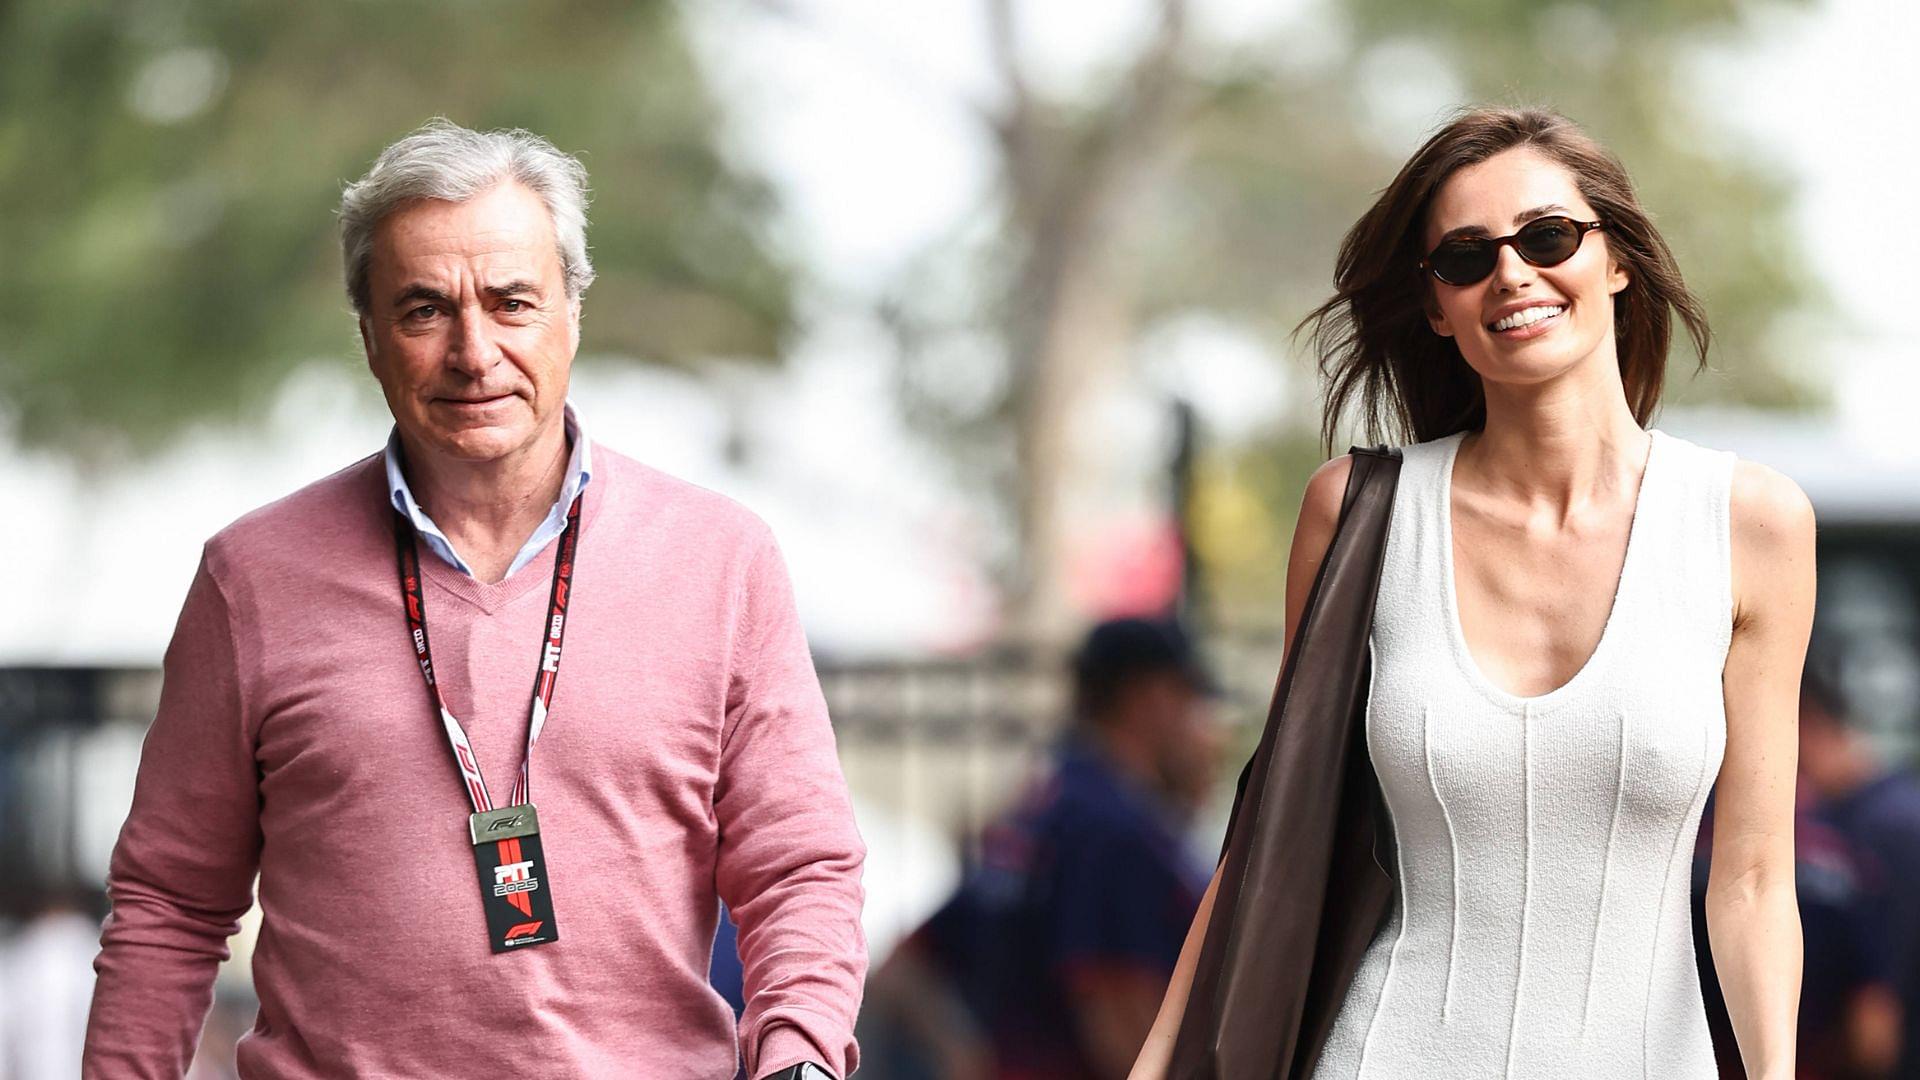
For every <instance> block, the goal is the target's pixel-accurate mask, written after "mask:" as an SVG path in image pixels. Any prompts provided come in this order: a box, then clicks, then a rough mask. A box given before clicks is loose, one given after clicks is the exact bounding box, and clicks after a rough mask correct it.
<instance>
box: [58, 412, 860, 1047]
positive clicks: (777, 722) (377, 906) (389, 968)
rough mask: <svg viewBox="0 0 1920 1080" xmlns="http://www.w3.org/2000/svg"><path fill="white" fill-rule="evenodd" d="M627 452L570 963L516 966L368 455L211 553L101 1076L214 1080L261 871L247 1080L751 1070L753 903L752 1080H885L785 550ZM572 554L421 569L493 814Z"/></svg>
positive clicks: (147, 760) (567, 862)
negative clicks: (739, 1002)
mask: <svg viewBox="0 0 1920 1080" xmlns="http://www.w3.org/2000/svg"><path fill="white" fill-rule="evenodd" d="M595 450H596V457H597V458H598V462H597V465H598V468H597V469H596V475H595V477H594V482H593V484H592V485H590V486H589V487H588V489H587V494H586V500H585V503H584V506H583V508H582V528H583V530H584V531H583V533H582V536H581V541H580V553H579V558H578V568H577V569H576V571H575V575H574V596H573V600H572V604H571V606H570V608H569V612H568V617H567V637H566V652H565V654H564V660H563V662H562V664H561V667H560V675H559V681H558V685H557V687H556V690H555V693H554V699H553V712H552V715H551V718H550V720H549V721H548V723H547V726H546V728H545V730H544V732H543V733H542V735H541V737H540V744H539V747H538V748H537V749H536V750H535V752H534V760H533V798H534V802H535V803H536V804H537V805H538V807H539V810H540V824H541V838H542V841H543V842H544V844H545V846H546V852H547V860H548V868H547V880H548V881H549V882H550V883H551V889H552V898H553V904H554V915H555V919H556V921H557V923H558V925H559V928H560V939H559V940H558V941H556V942H553V943H551V944H547V945H541V946H539V947H537V948H532V949H527V950H524V951H519V952H509V953H504V954H500V955H495V954H493V953H492V952H490V951H489V949H488V945H487V935H486V927H485V923H484V920H483V917H482V913H481V910H480V894H479V885H478V883H477V881H476V878H475V870H474V864H473V855H472V848H471V846H470V845H469V841H468V837H467V815H468V813H469V810H470V808H469V807H468V805H467V800H466V796H465V795H464V794H463V789H462V787H461V784H460V780H459V774H458V772H457V770H456V768H455V766H454V764H453V760H452V757H451V754H450V751H449V750H448V747H447V743H446V739H445V737H444V735H443V734H442V733H441V728H440V725H439V723H438V722H437V720H436V718H435V715H434V712H433V709H432V707H431V705H430V704H429V700H428V697H427V692H426V689H425V686H424V685H423V684H422V682H421V678H420V671H419V669H418V668H417V667H416V666H415V664H414V659H413V650H412V649H411V648H410V646H409V643H408V639H407V629H406V627H407V624H406V619H405V614H404V612H403V610H402V608H401V600H400V591H399V585H398V582H397V578H396V573H395V569H394V556H393V532H392V521H393V518H394V513H393V510H392V508H391V507H390V506H389V505H388V504H387V492H386V489H385V486H384V485H385V480H384V476H383V473H382V470H381V463H380V458H379V457H378V456H375V457H371V458H368V459H366V460H364V461H361V462H359V463H357V464H355V465H353V466H350V467H348V468H347V469H344V470H342V471H341V472H338V473H335V474H334V475H333V476H330V477H328V478H326V479H325V480H322V481H320V482H319V483H316V484H313V485H311V486H309V487H307V488H305V489H303V490H301V491H299V492H296V493H295V494H293V495H292V496H289V497H288V498H286V499H283V500H281V501H279V502H277V503H274V504H273V505H271V506H268V507H265V508H263V509H261V510H258V511H255V512H254V513H252V514H249V515H247V516H246V517H244V518H242V519H240V521H238V522H236V523H235V524H233V525H232V526H230V527H228V528H227V529H225V530H224V531H222V532H221V533H220V534H219V535H218V536H215V537H214V538H213V540H212V541H210V542H209V543H208V544H207V547H206V553H205V557H204V559H203V561H202V563H201V566H200V569H199V573H198V574H197V575H196V576H195V578H194V581H193V586H192V588H191V589H190V590H189V591H188V594H187V601H186V606H185V608H184V610H182V612H181V614H180V622H179V626H178V628H177V629H176V630H175V632H174V638H173V643H172V645H171V646H170V647H169V648H168V649H167V655H166V671H165V686H164V689H163V691H162V693H161V702H160V711H159V715H158V716H157V717H156V718H155V720H154V723H153V728H152V730H151V732H150V733H149V734H148V736H147V742H146V748H145V751H144V752H143V754H142V755H141V761H140V774H139V781H138V783H137V785H136V787H135V791H134V801H133V810H132V813H131V814H129V815H128V818H127V823H126V826H125V828H124V829H123V830H122V831H121V834H120V841H119V844H118V846H117V847H116V848H115V850H114V853H113V862H112V869H111V871H110V873H109V876H108V882H107V889H108V892H109V894H110V896H111V898H112V901H113V914H112V916H111V917H110V918H109V919H108V921H107V924H106V929H105V932H104V933H103V934H102V937H101V946H102V947H101V952H100V957H99V959H98V960H97V961H96V963H95V968H96V969H97V970H98V972H99V981H98V984H97V988H96V990H95V993H94V1000H93V1015H92V1019H91V1022H90V1024H89V1027H88V1032H87V1048H86V1058H85V1066H84V1069H85V1074H86V1075H87V1076H89V1077H116V1078H117V1077H161V1076H164V1077H178V1076H180V1075H181V1074H182V1073H183V1072H184V1071H185V1070H186V1067H187V1063H188V1060H189V1058H190V1057H191V1054H192V1051H193V1047H194V1042H195V1039H196V1037H197V1035H198V1033H199V1030H200V1025H201V1023H202V1020H203V1018H204V1017H205V1014H206V1010H207V1007H208V1003H209V1000H210V996H211V986H212V980H213V974H214V968H215V965H216V964H217V963H218V962H219V961H220V960H221V959H222V958H223V957H224V956H225V955H226V952H227V948H226V938H227V936H228V935H229V934H231V933H233V931H234V929H235V926H236V922H237V920H238V919H239V917H240V916H241V915H242V914H243V913H244V912H245V911H246V910H247V907H248V905H249V904H250V902H251V901H252V898H253V886H254V875H255V872H256V870H257V871H258V873H259V898H260V904H261V908H262V910H263V912H264V914H265V919H264V921H263V923H262V925H261V931H260V939H259V944H258V947H257V950H256V952H255V955H254V961H253V973H254V984H255V987H256V989H257V990H258V992H259V996H260V1015H259V1021H258V1023H257V1024H256V1025H255V1027H254V1029H253V1031H252V1032H251V1033H250V1034H249V1035H248V1036H247V1037H246V1038H245V1039H244V1040H242V1042H241V1043H240V1050H239V1065H240V1073H241V1075H242V1076H246V1077H320V1076H327V1077H339V1076H348V1075H355V1076H392V1077H426V1076H458V1075H464V1076H487V1075H494V1076H499V1075H518V1076H593V1077H602V1076H607V1077H612V1076H650V1077H651V1076H657V1077H689V1078H711V1080H723V1078H728V1077H731V1076H732V1075H733V1073H734V1069H735V1066H736V1050H735V1024H734V1019H733V1016H732V1014H731V1012H730V1011H729V1010H728V1008H727V1005H726V1003H725V1002H724V1001H722V1000H721V998H720V997H719V996H718V995H717V994H715V993H714V992H713V990H711V989H710V988H709V987H708V985H707V978H706V976H707V959H708V952H709V949H710V947H711V943H712V940H713V934H714V927H715V923H716V920H717V917H718V910H717V909H718V904H719V902H720V901H721V900H725V901H726V902H727V904H728V905H729V907H730V908H731V909H732V911H733V914H734V917H735V919H736V920H737V921H738V922H739V925H740V952H741V957H742V959H743V961H744V964H745V969H746V999H747V1011H746V1015H745V1017H744V1018H743V1019H742V1020H741V1022H740V1025H739V1047H740V1051H741V1052H742V1053H744V1055H745V1058H746V1066H747V1069H748V1070H749V1075H751V1076H754V1077H761V1076H765V1075H766V1074H768V1073H770V1072H773V1071H776V1070H779V1069H782V1068H785V1067H786V1066H788V1065H792V1064H794V1063H796V1062H799V1061H803V1060H813V1061H818V1062H820V1063H821V1064H824V1065H825V1066H827V1067H828V1068H829V1069H831V1070H832V1071H833V1072H834V1073H836V1074H838V1075H842V1076H844V1075H846V1073H848V1072H849V1071H851V1070H852V1069H853V1067H854V1065H855V1064H856V1053H857V1050H856V1047H855V1045H854V1041H853V1019H854V1013H855V1011H856V1009H857V1008H858V1006H859V1000H860V988H861V980H862V978H863V977H864V974H865V970H866V945H865V941H864V939H863V938H862V936H861V932H860V922H859V915H860V902H861V889H860V869H861V862H862V860H863V858H864V855H865V851H864V848H863V847H862V845H861V842H860V837H859V835H858V834H857V833H856V831H855V829H854V822H853V813H852V808H851V806H850V804H849V801H848V797H847V791H846V784H845V781H844V780H843V779H842V777H841V774H840V768H839V764H838V760H837V758H836V757H835V754H834V742H833V733H832V730H831V729H830V728H829V726H828V723H827V712H826V706H825V704H824V702H823V701H822V700H821V697H820V690H819V685H818V683H817V681H816V679H815V676H814V672H813V666H812V662H811V660H810V658H809V656H808V653H807V646H806V641H805V639H804V637H803V636H802V633H801V627H800V622H799V620H798V618H797V617H796V615H795V612H794V605H793V598H792V593H791V589H790V587H789V585H788V581H787V575H786V570H785V567H784V565H783V564H782V562H781V560H780V555H779V552H778V550H777V549H776V547H775V545H774V542H773V539H772V537H771V535H770V534H769V533H768V531H767V528H766V526H765V525H764V524H762V523H761V522H760V521H759V519H757V518H755V517H754V516H753V515H752V514H750V513H748V512H747V511H745V510H743V509H742V508H740V507H739V506H737V505H735V504H734V503H732V502H730V501H728V500H727V499H724V498H722V497H720V496H718V495H714V494H712V493H710V492H707V491H704V490H701V489H699V488H696V487H693V486H692V485H689V484H686V483H682V482H680V481H677V480H674V479H672V478H670V477H668V476H666V475H664V474H662V473H659V472H657V471H655V470H653V469H650V468H648V467H646V466H644V465H641V464H640V463H638V462H635V461H632V460H631V459H628V458H624V457H621V456H619V455H617V454H614V453H611V452H608V451H606V450H605V448H604V447H599V446H596V447H595ZM557 547H558V545H557V544H550V545H549V546H548V548H547V551H546V552H545V553H543V554H542V555H541V556H540V557H539V558H536V559H535V560H533V561H532V562H531V563H529V564H527V565H526V566H524V567H522V568H521V569H520V570H519V571H518V572H517V573H515V574H513V575H512V576H511V577H509V578H507V579H506V580H505V581H502V582H500V583H498V584H494V585H484V584H481V583H479V582H477V581H475V580H473V579H472V578H470V577H467V576H465V575H463V574H461V573H460V572H459V571H457V570H454V569H452V568H451V567H449V566H447V565H446V564H444V563H443V562H441V561H440V560H439V559H436V558H431V557H428V558H423V559H422V560H421V565H422V567H423V572H424V574H425V577H426V579H427V581H428V582H429V584H428V586H427V590H426V601H427V620H428V629H429V633H430V634H431V635H432V641H433V659H434V663H435V667H436V671H437V673H438V675H439V678H440V680H441V685H442V688H443V691H444V693H445V694H446V697H447V704H448V707H449V708H451V709H452V710H453V712H454V715H456V716H458V717H459V718H460V720H461V722H462V723H463V724H464V725H465V726H466V730H467V733H468V735H469V736H470V737H471V738H472V740H473V744H474V747H475V750H476V752H477V754H478V756H479V759H480V765H481V768H482V770H483V771H484V772H485V774H486V777H487V782H488V785H489V786H490V787H491V788H492V789H493V790H494V791H495V792H496V793H497V794H496V798H504V793H505V792H506V791H508V790H509V789H510V788H511V787H512V785H513V777H514V774H515V771H516V770H517V769H518V767H519V763H520V757H521V751H522V747H523V745H524V739H525V732H526V723H527V706H528V700H529V695H530V692H531V690H532V685H533V676H534V670H535V666H536V663H537V660H538V653H539V648H540V642H541V629H542V628H541V623H542V621H543V619H544V617H545V614H546V605H547V592H548V585H549V583H550V582H551V579H552V578H551V576H552V572H553V559H554V554H553V553H554V551H555V550H556V549H557Z"/></svg>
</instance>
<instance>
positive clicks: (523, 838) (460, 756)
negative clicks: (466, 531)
mask: <svg viewBox="0 0 1920 1080" xmlns="http://www.w3.org/2000/svg"><path fill="white" fill-rule="evenodd" d="M394 536H395V542H396V548H397V551H398V556H399V563H400V592H401V595H402V597H403V598H404V600H405V601H406V610H407V628H408V630H409V632H410V635H411V637H412V639H413V652H414V657H415V659H417V660H418V661H419V662H420V676H421V678H423V679H424V680H426V684H427V694H428V696H429V697H431V698H432V699H433V705H434V708H435V709H436V710H438V712H439V713H440V726H441V728H442V729H443V730H444V731H445V732H446V736H447V744H448V745H449V746H450V747H452V749H453V761H454V764H455V765H457V766H459V769H460V778H461V780H462V782H463V783H464V784H465V785H466V789H467V800H468V801H469V802H471V803H472V804H473V814H472V815H471V816H470V817H468V819H467V836H468V838H469V839H470V840H471V841H472V842H473V866H474V871H475V872H476V873H477V874H478V875H479V878H480V907H481V910H482V911H483V912H485V914H486V919H487V943H488V944H489V945H490V946H492V948H493V951H494V952H496V953H502V952H512V951H514V950H517V949H524V948H530V947H532V946H535V945H545V944H546V943H547V942H549V941H558V940H559V939H560V928H559V926H558V924H556V923H555V922H554V918H553V893H552V890H551V888H550V886H549V883H548V881H547V873H546V865H547V861H546V857H545V852H544V851H543V850H542V849H541V846H540V815H539V812H538V811H536V810H535V809H534V806H533V791H532V786H531V777H532V771H533V744H534V743H535V742H538V741H539V739H540V731H541V729H542V728H544V727H546V724H547V709H548V707H550V706H551V705H552V704H553V685H554V682H555V681H556V680H557V679H558V678H559V675H560V641H561V638H562V636H563V635H564V634H565V632H566V627H567V600H568V597H569V593H570V592H571V591H572V588H573V561H574V555H575V553H576V551H577V550H578V548H579V544H580V496H578V495H576V496H574V499H573V505H572V506H571V507H569V508H568V510H567V527H566V530H565V531H564V532H562V533H561V534H560V551H559V555H558V557H556V558H555V559H554V563H553V592H552V593H551V594H550V597H549V599H548V601H547V620H546V631H547V634H546V640H544V641H542V642H541V643H540V664H539V669H538V671H537V672H536V673H535V676H534V683H533V704H532V705H531V706H529V708H528V716H527V748H526V754H525V756H523V757H522V758H521V759H520V776H519V778H518V779H517V780H516V781H515V782H514V785H513V797H512V798H510V799H509V800H507V805H505V806H501V807H497V808H496V807H495V806H494V804H493V797H492V795H491V794H489V793H488V791H487V781H486V778H485V777H483V776H481V775H480V762H479V759H478V758H476V757H474V753H473V744H472V743H471V742H470V741H468V739H467V732H466V729H465V728H463V727H461V726H460V721H459V720H457V719H455V718H454V715H453V712H452V711H451V710H449V709H448V708H447V703H446V699H445V698H444V697H443V696H442V695H441V693H440V685H439V683H438V682H437V681H436V680H435V679H434V675H433V653H432V650H431V648H430V647H429V645H428V643H427V604H426V596H425V592H424V590H423V589H422V587H421V581H420V555H419V551H418V549H417V544H416V538H415V536H414V532H413V523H412V522H410V521H408V520H407V519H406V518H404V517H403V518H400V519H399V523H398V525H397V526H396V528H395V532H394Z"/></svg>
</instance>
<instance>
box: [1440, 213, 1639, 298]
mask: <svg viewBox="0 0 1920 1080" xmlns="http://www.w3.org/2000/svg"><path fill="white" fill-rule="evenodd" d="M1604 225H1605V223H1604V222H1600V221H1575V220H1573V219H1572V218H1570V217H1560V216H1558V215H1555V216H1553V217H1543V218H1534V219H1533V220H1532V221H1529V222H1527V223H1526V224H1525V225H1523V226H1521V227H1520V231H1519V232H1516V233H1514V234H1513V235H1512V236H1501V237H1486V236H1456V237H1454V238H1453V239H1451V240H1442V241H1441V242H1440V246H1439V247H1437V248H1434V249H1433V250H1432V251H1430V252H1428V253H1427V257H1426V258H1424V259H1421V260H1420V269H1422V270H1425V271H1426V272H1427V273H1430V274H1432V275H1433V276H1434V277H1436V278H1439V279H1440V280H1441V281H1444V282H1446V283H1447V284H1449V285H1472V284H1474V283H1476V282H1478V281H1480V280H1481V279H1483V278H1485V277H1486V276H1487V275H1488V274H1491V273H1493V268H1494V266H1495V264H1497V263H1498V262H1499V261H1500V245H1502V244H1512V245H1513V250H1515V251H1517V252H1519V253H1520V257H1521V258H1523V259H1525V260H1527V261H1528V262H1530V263H1532V264H1533V265H1535V266H1559V265H1560V264H1561V263H1563V262H1566V261H1567V260H1568V259H1571V258H1573V253H1574V252H1576V251H1579V250H1580V242H1581V241H1582V240H1585V239H1586V238H1587V234H1588V233H1590V232H1592V231H1593V230H1595V229H1598V228H1601V227H1603V226H1604Z"/></svg>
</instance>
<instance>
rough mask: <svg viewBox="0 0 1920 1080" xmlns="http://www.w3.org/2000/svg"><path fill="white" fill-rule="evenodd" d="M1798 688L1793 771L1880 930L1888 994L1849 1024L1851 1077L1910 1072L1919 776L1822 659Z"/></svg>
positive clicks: (1918, 914)
mask: <svg viewBox="0 0 1920 1080" xmlns="http://www.w3.org/2000/svg"><path fill="white" fill-rule="evenodd" d="M1800 688H1801V689H1800V775H1801V776H1802V777H1803V778H1804V780H1805V782H1806V783H1807V785H1808V786H1809V787H1811V788H1812V789H1813V791H1814V795H1815V803H1814V806H1813V816H1814V817H1815V818H1816V819H1817V820H1819V821H1821V822H1823V823H1825V824H1826V825H1828V826H1830V827H1831V828H1832V829H1833V831H1834V832H1836V833H1838V834H1839V835H1840V837H1841V838H1843V839H1844V840H1845V841H1846V843H1847V845H1848V846H1849V847H1850V848H1852V850H1853V851H1854V852H1856V853H1857V854H1858V856H1859V858H1860V861H1861V862H1862V864H1863V866H1862V870H1863V874H1862V876H1863V878H1864V880H1865V885H1866V892H1867V894H1868V899H1869V901H1870V907H1871V910H1872V915H1873V919H1874V925H1875V926H1876V928H1877V930H1878V933H1879V936H1880V940H1879V941H1877V942H1875V943H1874V945H1873V946H1872V952H1873V953H1874V954H1875V958H1876V961H1877V963H1879V964H1880V965H1881V966H1883V967H1886V968H1890V969H1891V973H1892V978H1893V985H1894V989H1895V992H1896V995H1897V1000H1895V1001H1892V1002H1889V1003H1887V1004H1886V1005H1884V1006H1882V1007H1880V1008H1878V1009H1876V1010H1875V1011H1874V1013H1873V1014H1872V1015H1873V1016H1875V1017H1878V1018H1879V1019H1877V1020H1876V1021H1874V1022H1871V1023H1866V1024H1856V1025H1854V1027H1855V1028H1856V1029H1858V1030H1859V1032H1860V1034H1859V1035H1857V1036H1856V1038H1855V1040H1854V1041H1855V1042H1857V1043H1860V1044H1861V1045H1863V1046H1864V1047H1865V1048H1866V1049H1865V1050H1864V1051H1863V1052H1862V1053H1861V1054H1860V1055H1857V1056H1859V1057H1861V1058H1863V1059H1864V1060H1865V1062H1866V1063H1867V1064H1869V1065H1870V1066H1871V1067H1869V1068H1862V1069H1861V1070H1860V1075H1863V1076H1903V1077H1905V1076H1920V891H1916V889H1915V888H1914V882H1915V881H1920V779H1916V778H1915V777H1914V775H1913V773H1912V772H1911V771H1910V770H1908V769H1905V768H1900V767H1894V766H1890V765H1889V764H1888V763H1887V762H1886V761H1885V760H1884V759H1883V757H1882V756H1881V754H1880V753H1879V752H1878V751H1877V750H1876V749H1875V748H1874V746H1873V745H1872V742H1871V740H1870V739H1869V738H1868V737H1867V735H1866V733H1865V732H1863V731H1861V730H1860V727H1859V723H1858V720H1859V718H1858V717H1856V716H1855V715H1854V712H1853V710H1852V708H1851V707H1850V706H1849V703H1848V701H1847V695H1846V693H1845V692H1844V690H1843V689H1842V687H1841V683H1840V681H1839V678H1838V677H1837V674H1836V673H1835V672H1834V671H1833V670H1832V668H1831V666H1830V665H1829V664H1827V663H1822V662H1818V661H1817V660H1816V661H1814V662H1809V664H1808V665H1807V670H1806V674H1805V675H1803V676H1802V678H1801V680H1800ZM1811 950H1812V945H1811V943H1809V952H1808V955H1809V956H1812V955H1813V953H1812V951H1811ZM1903 1014H1904V1015H1903ZM1896 1062H1897V1063H1898V1064H1897V1066H1896V1065H1895V1063H1896Z"/></svg>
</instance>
